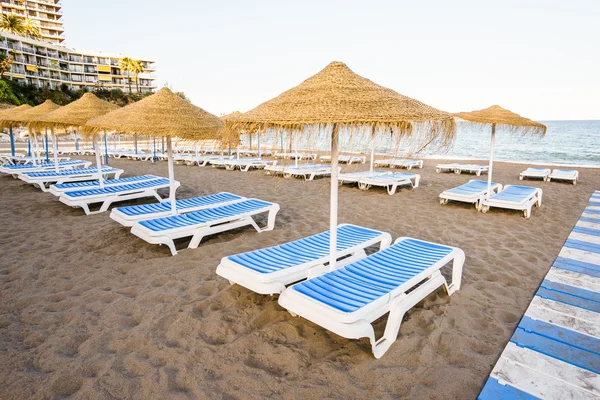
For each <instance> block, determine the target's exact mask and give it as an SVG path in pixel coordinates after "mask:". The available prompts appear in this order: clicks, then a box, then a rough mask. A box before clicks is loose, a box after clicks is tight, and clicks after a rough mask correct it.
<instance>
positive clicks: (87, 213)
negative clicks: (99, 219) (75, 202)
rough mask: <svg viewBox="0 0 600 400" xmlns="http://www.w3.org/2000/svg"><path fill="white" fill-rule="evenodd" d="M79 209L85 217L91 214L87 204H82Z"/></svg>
mask: <svg viewBox="0 0 600 400" xmlns="http://www.w3.org/2000/svg"><path fill="white" fill-rule="evenodd" d="M80 207H81V209H82V210H83V212H85V215H90V214H91V213H92V212H91V211H90V207H89V206H88V205H87V204H82V205H81V206H80Z"/></svg>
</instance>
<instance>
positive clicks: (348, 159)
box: [319, 154, 367, 165]
mask: <svg viewBox="0 0 600 400" xmlns="http://www.w3.org/2000/svg"><path fill="white" fill-rule="evenodd" d="M319 159H320V160H321V162H331V156H321V157H320V158H319ZM338 162H339V163H345V164H348V165H352V164H358V163H360V164H364V163H366V162H367V157H365V156H358V155H350V154H342V155H340V156H338Z"/></svg>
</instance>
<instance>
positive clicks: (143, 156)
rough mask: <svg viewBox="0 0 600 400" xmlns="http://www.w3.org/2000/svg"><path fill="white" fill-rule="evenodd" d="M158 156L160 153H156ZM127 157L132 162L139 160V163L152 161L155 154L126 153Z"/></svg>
mask: <svg viewBox="0 0 600 400" xmlns="http://www.w3.org/2000/svg"><path fill="white" fill-rule="evenodd" d="M156 155H157V156H158V153H156ZM125 157H127V158H128V159H130V160H139V161H149V160H151V159H152V157H154V153H151V152H148V153H145V152H138V153H135V152H132V153H126V154H125Z"/></svg>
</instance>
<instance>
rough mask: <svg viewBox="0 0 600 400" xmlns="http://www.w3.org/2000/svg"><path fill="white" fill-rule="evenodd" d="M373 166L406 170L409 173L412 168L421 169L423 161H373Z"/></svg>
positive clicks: (405, 159)
mask: <svg viewBox="0 0 600 400" xmlns="http://www.w3.org/2000/svg"><path fill="white" fill-rule="evenodd" d="M374 164H375V166H376V167H390V168H406V169H407V170H409V171H410V170H411V169H413V168H423V160H412V159H408V158H390V159H387V160H375V163H374Z"/></svg>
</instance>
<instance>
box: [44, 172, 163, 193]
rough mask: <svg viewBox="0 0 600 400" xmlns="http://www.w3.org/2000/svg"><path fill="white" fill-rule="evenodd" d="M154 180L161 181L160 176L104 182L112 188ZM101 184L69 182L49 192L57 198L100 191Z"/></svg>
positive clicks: (59, 184) (140, 176) (95, 182)
mask: <svg viewBox="0 0 600 400" xmlns="http://www.w3.org/2000/svg"><path fill="white" fill-rule="evenodd" d="M154 179H161V177H160V176H156V175H138V176H130V177H127V178H119V179H107V180H105V181H104V182H103V184H104V187H111V186H120V185H126V184H130V183H140V182H145V181H151V180H154ZM99 188H100V182H99V181H97V180H94V181H86V182H67V183H55V184H54V185H52V186H50V189H49V192H50V193H52V194H53V195H55V196H61V195H62V194H63V193H65V192H73V191H76V190H91V189H99Z"/></svg>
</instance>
